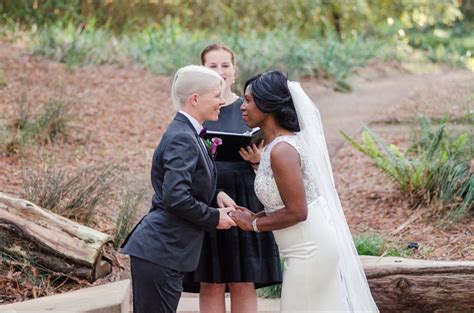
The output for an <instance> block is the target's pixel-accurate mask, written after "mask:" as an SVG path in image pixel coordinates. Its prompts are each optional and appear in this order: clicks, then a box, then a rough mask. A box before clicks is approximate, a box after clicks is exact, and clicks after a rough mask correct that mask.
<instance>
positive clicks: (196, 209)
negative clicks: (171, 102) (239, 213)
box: [121, 113, 219, 272]
mask: <svg viewBox="0 0 474 313" xmlns="http://www.w3.org/2000/svg"><path fill="white" fill-rule="evenodd" d="M199 140H200V138H199V136H198V134H197V133H196V130H195V129H194V127H193V126H192V124H191V122H190V121H189V120H188V119H187V118H186V117H185V116H184V115H183V114H181V113H178V114H177V115H176V117H175V118H174V120H173V121H172V122H171V124H170V125H169V126H168V128H167V129H166V131H165V133H164V134H163V137H162V138H161V141H160V143H159V144H158V146H157V148H156V150H155V153H154V155H153V164H152V169H151V183H152V185H153V189H154V191H155V194H154V195H153V199H152V207H151V209H150V211H149V212H148V213H147V214H146V215H145V216H144V217H143V218H142V220H141V221H140V222H139V223H138V224H137V226H135V228H134V229H133V230H132V232H131V233H130V234H129V235H128V237H127V239H125V242H124V243H123V244H122V249H121V253H123V254H128V255H132V256H135V257H138V258H141V259H144V260H147V261H149V262H152V263H155V264H159V265H161V266H165V267H168V268H171V269H174V270H178V271H184V272H187V271H193V270H194V269H196V267H197V264H198V262H199V256H200V253H201V248H202V241H203V236H204V231H206V230H212V229H215V228H216V226H217V224H218V223H219V211H218V210H217V209H216V208H212V207H210V206H209V203H210V202H211V200H212V199H213V198H214V195H215V192H216V181H217V179H216V169H215V166H214V162H213V161H212V159H211V158H210V157H209V155H208V152H207V150H206V148H205V146H204V144H203V143H202V142H199Z"/></svg>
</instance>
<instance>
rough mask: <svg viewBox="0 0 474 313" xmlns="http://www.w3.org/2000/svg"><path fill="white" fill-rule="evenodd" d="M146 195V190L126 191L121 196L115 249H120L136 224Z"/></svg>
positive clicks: (116, 223) (115, 234) (116, 224)
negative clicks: (138, 211)
mask: <svg viewBox="0 0 474 313" xmlns="http://www.w3.org/2000/svg"><path fill="white" fill-rule="evenodd" d="M144 195H145V190H144V189H139V190H138V191H136V190H125V191H124V192H122V195H121V204H120V211H119V214H118V217H117V221H116V222H115V233H114V247H115V248H118V247H119V246H120V244H121V243H122V241H123V240H124V239H125V237H126V236H127V235H128V233H129V232H130V230H131V229H132V226H133V224H134V223H135V222H136V212H137V207H138V206H139V204H140V202H141V200H142V199H143V197H144Z"/></svg>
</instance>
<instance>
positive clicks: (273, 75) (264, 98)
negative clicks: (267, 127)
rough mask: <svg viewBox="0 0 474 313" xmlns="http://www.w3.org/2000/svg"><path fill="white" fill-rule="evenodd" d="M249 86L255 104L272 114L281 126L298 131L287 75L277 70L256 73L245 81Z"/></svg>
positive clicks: (298, 126)
mask: <svg viewBox="0 0 474 313" xmlns="http://www.w3.org/2000/svg"><path fill="white" fill-rule="evenodd" d="M248 86H250V92H251V93H252V96H253V99H254V101H255V104H256V105H257V107H258V109H259V110H260V111H262V112H263V113H268V114H273V115H274V116H275V118H276V120H277V122H278V123H279V124H280V126H282V127H283V128H286V129H288V130H290V131H293V132H298V131H300V125H299V124H298V117H297V116H296V110H295V106H294V104H293V99H292V98H291V94H290V91H289V90H288V78H287V76H286V75H285V74H284V73H283V72H281V71H278V70H274V71H270V72H266V73H263V74H258V75H256V76H254V77H252V78H250V79H249V80H247V81H246V82H245V87H244V92H245V90H247V87H248Z"/></svg>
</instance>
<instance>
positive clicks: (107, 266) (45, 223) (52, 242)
mask: <svg viewBox="0 0 474 313" xmlns="http://www.w3.org/2000/svg"><path fill="white" fill-rule="evenodd" d="M0 251H3V252H4V253H7V254H10V255H17V256H21V257H22V258H25V259H27V260H28V261H30V262H31V263H33V264H39V265H41V266H43V267H46V268H47V269H50V270H52V271H55V272H61V273H64V274H67V275H72V276H75V277H80V278H85V279H87V280H89V281H91V282H92V281H94V280H96V279H97V278H100V277H103V276H105V275H107V274H109V273H110V272H111V270H112V260H113V247H112V238H111V237H110V236H109V235H107V234H104V233H101V232H99V231H96V230H94V229H92V228H89V227H86V226H83V225H80V224H78V223H76V222H73V221H71V220H69V219H67V218H64V217H62V216H60V215H57V214H54V213H52V212H50V211H47V210H45V209H43V208H40V207H39V206H37V205H35V204H33V203H31V202H29V201H26V200H23V199H18V198H14V197H10V196H8V195H6V194H4V193H2V192H0Z"/></svg>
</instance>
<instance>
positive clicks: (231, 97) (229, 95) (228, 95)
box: [223, 88, 239, 106]
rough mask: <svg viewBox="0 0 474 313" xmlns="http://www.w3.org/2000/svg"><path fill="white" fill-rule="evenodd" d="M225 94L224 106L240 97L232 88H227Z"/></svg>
mask: <svg viewBox="0 0 474 313" xmlns="http://www.w3.org/2000/svg"><path fill="white" fill-rule="evenodd" d="M223 96H224V100H225V104H224V105H223V106H226V105H229V104H232V103H234V101H235V100H237V98H238V97H239V96H237V95H236V94H235V93H234V92H233V91H232V90H231V89H230V88H226V90H224V95H223Z"/></svg>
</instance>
